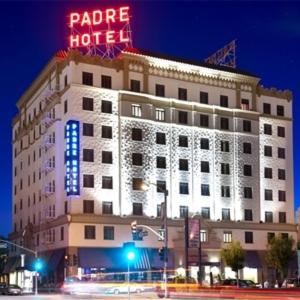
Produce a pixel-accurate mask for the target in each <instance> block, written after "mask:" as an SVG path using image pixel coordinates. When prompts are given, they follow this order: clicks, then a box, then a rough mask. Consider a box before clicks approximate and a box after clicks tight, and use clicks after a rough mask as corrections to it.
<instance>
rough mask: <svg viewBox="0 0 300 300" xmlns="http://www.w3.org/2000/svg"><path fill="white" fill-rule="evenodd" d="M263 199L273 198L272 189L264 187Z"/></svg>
mask: <svg viewBox="0 0 300 300" xmlns="http://www.w3.org/2000/svg"><path fill="white" fill-rule="evenodd" d="M265 200H268V201H272V200H273V191H272V190H268V189H265Z"/></svg>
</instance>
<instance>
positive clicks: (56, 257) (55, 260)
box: [47, 249, 65, 271]
mask: <svg viewBox="0 0 300 300" xmlns="http://www.w3.org/2000/svg"><path fill="white" fill-rule="evenodd" d="M64 254H65V249H58V250H54V251H53V252H52V255H51V257H50V259H49V260H48V263H47V268H48V269H49V270H52V271H55V270H56V269H57V266H58V265H59V263H60V262H61V260H62V258H63V256H64Z"/></svg>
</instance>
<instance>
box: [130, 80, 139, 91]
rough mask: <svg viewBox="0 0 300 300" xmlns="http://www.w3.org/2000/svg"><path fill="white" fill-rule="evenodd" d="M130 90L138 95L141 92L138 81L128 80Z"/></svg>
mask: <svg viewBox="0 0 300 300" xmlns="http://www.w3.org/2000/svg"><path fill="white" fill-rule="evenodd" d="M130 90H131V91H132V92H136V93H139V92H140V91H141V82H140V81H139V80H134V79H131V80H130Z"/></svg>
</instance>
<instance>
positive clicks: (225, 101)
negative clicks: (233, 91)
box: [220, 95, 228, 107]
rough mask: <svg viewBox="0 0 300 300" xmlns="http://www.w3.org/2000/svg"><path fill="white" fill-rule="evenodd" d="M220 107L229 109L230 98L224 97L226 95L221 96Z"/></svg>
mask: <svg viewBox="0 0 300 300" xmlns="http://www.w3.org/2000/svg"><path fill="white" fill-rule="evenodd" d="M220 106H222V107H228V96H224V95H221V96H220Z"/></svg>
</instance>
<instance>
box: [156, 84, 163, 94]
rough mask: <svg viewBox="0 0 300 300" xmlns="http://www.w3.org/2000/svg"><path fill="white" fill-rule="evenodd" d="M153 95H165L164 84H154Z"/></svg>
mask: <svg viewBox="0 0 300 300" xmlns="http://www.w3.org/2000/svg"><path fill="white" fill-rule="evenodd" d="M155 95H156V96H159V97H165V86H164V85H162V84H156V85H155Z"/></svg>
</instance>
